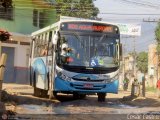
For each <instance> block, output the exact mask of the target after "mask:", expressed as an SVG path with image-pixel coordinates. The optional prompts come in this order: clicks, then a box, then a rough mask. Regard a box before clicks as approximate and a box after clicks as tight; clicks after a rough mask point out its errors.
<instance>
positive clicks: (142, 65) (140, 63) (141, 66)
mask: <svg viewBox="0 0 160 120" xmlns="http://www.w3.org/2000/svg"><path fill="white" fill-rule="evenodd" d="M136 60H137V68H138V70H139V71H141V72H142V73H144V77H143V79H142V96H143V97H145V74H146V73H147V72H148V53H146V52H141V53H139V54H138V56H137V58H136Z"/></svg>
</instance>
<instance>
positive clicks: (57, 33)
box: [52, 31, 59, 45]
mask: <svg viewBox="0 0 160 120" xmlns="http://www.w3.org/2000/svg"><path fill="white" fill-rule="evenodd" d="M58 39H59V32H58V31H56V32H55V34H54V36H53V38H52V44H53V45H57V41H58Z"/></svg>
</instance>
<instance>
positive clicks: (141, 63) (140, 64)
mask: <svg viewBox="0 0 160 120" xmlns="http://www.w3.org/2000/svg"><path fill="white" fill-rule="evenodd" d="M136 60H137V68H138V69H139V70H140V71H141V72H142V73H147V71H148V53H146V52H141V53H139V54H138V56H137V58H136Z"/></svg>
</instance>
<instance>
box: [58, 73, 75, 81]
mask: <svg viewBox="0 0 160 120" xmlns="http://www.w3.org/2000/svg"><path fill="white" fill-rule="evenodd" d="M57 75H58V77H59V78H61V79H62V80H67V81H71V80H72V78H70V77H68V76H66V75H64V74H63V73H61V72H59V73H58V74H57Z"/></svg>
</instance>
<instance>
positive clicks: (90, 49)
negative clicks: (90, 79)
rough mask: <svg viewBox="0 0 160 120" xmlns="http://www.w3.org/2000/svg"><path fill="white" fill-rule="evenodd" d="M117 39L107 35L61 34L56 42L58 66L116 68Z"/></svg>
mask: <svg viewBox="0 0 160 120" xmlns="http://www.w3.org/2000/svg"><path fill="white" fill-rule="evenodd" d="M117 41H118V40H117V38H116V37H113V36H110V35H107V34H96V33H94V34H77V33H76V32H70V33H65V32H63V33H61V35H60V40H59V42H58V45H57V47H58V52H57V53H58V54H57V55H58V57H57V58H58V60H57V62H58V63H59V64H60V65H67V66H83V67H88V68H96V67H98V68H101V67H103V68H112V67H117V66H118V59H117V50H116V48H117V47H116V46H117V44H118V42H117Z"/></svg>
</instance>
